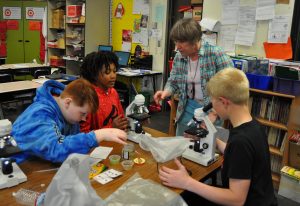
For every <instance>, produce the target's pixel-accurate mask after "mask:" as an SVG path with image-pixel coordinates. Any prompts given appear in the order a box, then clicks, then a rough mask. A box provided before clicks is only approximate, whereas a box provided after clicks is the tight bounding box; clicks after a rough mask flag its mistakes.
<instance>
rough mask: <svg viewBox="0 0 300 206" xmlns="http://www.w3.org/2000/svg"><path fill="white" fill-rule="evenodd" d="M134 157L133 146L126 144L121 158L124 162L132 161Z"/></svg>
mask: <svg viewBox="0 0 300 206" xmlns="http://www.w3.org/2000/svg"><path fill="white" fill-rule="evenodd" d="M133 157H134V144H133V143H128V144H126V145H124V147H123V150H122V158H123V159H124V160H132V159H133Z"/></svg>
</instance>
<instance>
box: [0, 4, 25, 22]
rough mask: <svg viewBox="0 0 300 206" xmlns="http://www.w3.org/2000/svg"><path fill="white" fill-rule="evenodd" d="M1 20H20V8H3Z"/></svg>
mask: <svg viewBox="0 0 300 206" xmlns="http://www.w3.org/2000/svg"><path fill="white" fill-rule="evenodd" d="M2 13H3V19H21V7H3V8H2Z"/></svg>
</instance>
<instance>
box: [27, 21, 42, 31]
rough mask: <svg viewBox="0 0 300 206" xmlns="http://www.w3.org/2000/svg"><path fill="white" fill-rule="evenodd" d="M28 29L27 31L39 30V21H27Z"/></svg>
mask: <svg viewBox="0 0 300 206" xmlns="http://www.w3.org/2000/svg"><path fill="white" fill-rule="evenodd" d="M28 30H29V31H40V30H41V23H40V22H39V21H29V22H28Z"/></svg>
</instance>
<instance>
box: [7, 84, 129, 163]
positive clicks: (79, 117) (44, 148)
mask: <svg viewBox="0 0 300 206" xmlns="http://www.w3.org/2000/svg"><path fill="white" fill-rule="evenodd" d="M98 106H99V102H98V96H97V94H96V92H95V90H94V88H93V86H92V85H91V84H90V83H89V82H88V81H86V80H84V79H78V80H75V81H73V82H71V83H70V84H69V85H67V86H65V85H64V84H62V83H60V82H57V81H54V80H49V81H47V82H45V83H44V84H43V86H41V87H40V88H38V89H37V94H36V97H35V99H34V102H33V103H32V104H31V105H30V106H29V107H28V108H27V109H26V110H25V111H24V112H23V113H22V114H21V115H20V116H19V117H18V118H17V120H16V121H15V123H14V124H13V128H12V133H11V134H12V135H13V137H14V138H15V140H16V141H17V143H18V146H19V147H20V149H21V150H22V151H23V152H22V153H21V154H19V155H16V156H15V158H16V160H17V162H18V163H20V162H22V161H24V160H26V159H27V158H29V157H30V156H38V157H40V158H42V159H46V160H49V161H52V162H63V161H64V160H65V159H66V158H67V157H68V155H69V154H71V153H81V154H86V153H88V152H89V151H90V149H91V148H93V147H97V146H98V145H99V142H100V141H103V140H106V141H115V142H118V143H121V144H126V142H125V140H126V133H125V132H124V131H122V130H119V129H114V128H108V129H100V130H94V131H91V132H89V133H80V127H79V122H80V121H84V120H85V119H86V116H87V114H88V113H94V112H95V111H97V109H98Z"/></svg>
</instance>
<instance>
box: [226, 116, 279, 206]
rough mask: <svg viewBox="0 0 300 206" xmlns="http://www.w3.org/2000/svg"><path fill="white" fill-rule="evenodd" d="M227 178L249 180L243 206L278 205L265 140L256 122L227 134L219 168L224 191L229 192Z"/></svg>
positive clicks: (245, 124)
mask: <svg viewBox="0 0 300 206" xmlns="http://www.w3.org/2000/svg"><path fill="white" fill-rule="evenodd" d="M230 178H232V179H250V180H251V183H250V188H249V191H248V195H247V199H246V202H245V205H255V206H259V205H263V206H268V205H274V204H275V205H276V204H277V200H276V198H275V195H274V189H273V183H272V176H271V166H270V152H269V145H268V140H267V136H266V134H265V132H264V130H263V128H262V127H261V126H260V125H259V123H258V122H257V121H256V120H252V121H250V122H247V123H244V124H242V125H240V126H238V127H235V128H233V129H231V130H230V133H229V139H228V142H227V146H226V148H225V152H224V163H223V168H222V182H223V186H224V187H225V188H229V179H230Z"/></svg>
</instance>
